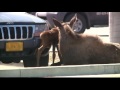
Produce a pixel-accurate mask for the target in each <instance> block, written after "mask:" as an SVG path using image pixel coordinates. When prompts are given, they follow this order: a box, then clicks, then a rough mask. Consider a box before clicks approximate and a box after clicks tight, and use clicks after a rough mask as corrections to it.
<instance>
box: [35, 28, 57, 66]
mask: <svg viewBox="0 0 120 90" xmlns="http://www.w3.org/2000/svg"><path fill="white" fill-rule="evenodd" d="M40 39H41V41H42V42H41V45H40V47H39V48H38V54H37V66H39V61H40V57H41V53H42V52H43V51H44V50H45V48H50V47H51V45H53V63H54V60H55V56H56V55H55V47H57V44H58V29H57V28H56V27H55V28H52V29H51V30H47V31H44V32H42V33H41V34H40ZM57 49H58V48H57Z"/></svg>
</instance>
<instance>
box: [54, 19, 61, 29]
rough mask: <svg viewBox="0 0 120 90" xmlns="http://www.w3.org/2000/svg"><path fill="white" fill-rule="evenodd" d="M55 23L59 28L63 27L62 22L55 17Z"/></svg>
mask: <svg viewBox="0 0 120 90" xmlns="http://www.w3.org/2000/svg"><path fill="white" fill-rule="evenodd" d="M53 23H54V24H55V26H57V27H59V28H61V27H62V24H61V23H60V22H59V21H58V20H56V19H55V18H53Z"/></svg>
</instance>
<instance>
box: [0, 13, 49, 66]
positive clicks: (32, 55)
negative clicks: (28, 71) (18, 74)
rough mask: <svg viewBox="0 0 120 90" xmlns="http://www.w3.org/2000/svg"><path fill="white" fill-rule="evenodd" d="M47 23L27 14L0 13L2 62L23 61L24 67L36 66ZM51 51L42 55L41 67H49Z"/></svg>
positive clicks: (0, 52) (0, 54)
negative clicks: (40, 36) (41, 37)
mask: <svg viewBox="0 0 120 90" xmlns="http://www.w3.org/2000/svg"><path fill="white" fill-rule="evenodd" d="M45 28H47V27H46V21H45V20H43V19H41V18H38V17H36V16H34V15H31V14H28V13H26V12H0V61H1V62H3V63H11V62H16V63H19V62H20V61H21V60H23V64H24V67H34V66H36V52H37V48H38V47H39V46H40V42H41V41H40V38H39V34H40V32H42V31H44V30H45ZM48 60H49V49H46V50H45V51H44V52H43V53H42V57H41V66H47V65H48Z"/></svg>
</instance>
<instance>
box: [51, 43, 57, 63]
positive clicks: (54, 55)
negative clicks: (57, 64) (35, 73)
mask: <svg viewBox="0 0 120 90" xmlns="http://www.w3.org/2000/svg"><path fill="white" fill-rule="evenodd" d="M52 56H53V63H52V64H54V61H55V57H56V54H55V44H53V55H52Z"/></svg>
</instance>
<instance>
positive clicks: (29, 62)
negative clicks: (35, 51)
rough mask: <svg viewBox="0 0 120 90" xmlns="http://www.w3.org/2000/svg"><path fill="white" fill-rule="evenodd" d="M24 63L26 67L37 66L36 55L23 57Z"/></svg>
mask: <svg viewBox="0 0 120 90" xmlns="http://www.w3.org/2000/svg"><path fill="white" fill-rule="evenodd" d="M23 65H24V67H36V57H35V56H32V57H28V58H25V59H23Z"/></svg>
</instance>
